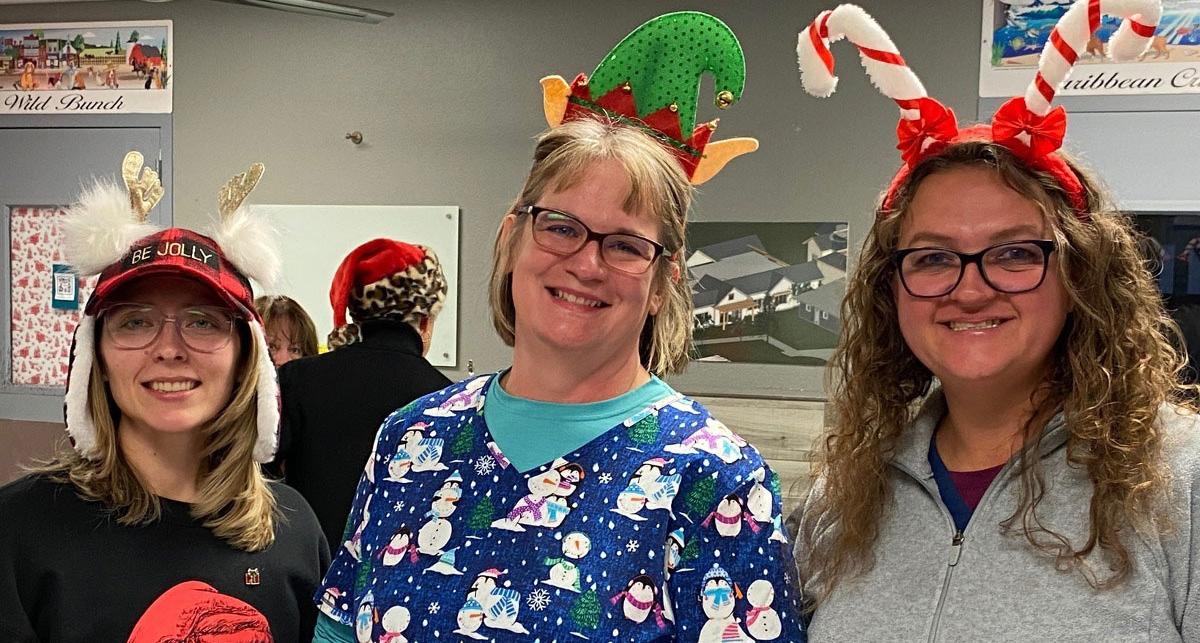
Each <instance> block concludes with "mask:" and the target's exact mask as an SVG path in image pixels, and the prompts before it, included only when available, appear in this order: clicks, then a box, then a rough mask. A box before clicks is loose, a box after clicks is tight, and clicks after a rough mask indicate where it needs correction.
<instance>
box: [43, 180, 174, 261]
mask: <svg viewBox="0 0 1200 643" xmlns="http://www.w3.org/2000/svg"><path fill="white" fill-rule="evenodd" d="M62 229H63V236H64V237H65V238H66V244H65V245H66V253H67V261H68V262H69V263H70V264H71V266H72V267H73V268H74V269H75V270H76V272H78V273H79V274H80V275H84V276H89V275H95V274H99V272H100V271H101V270H104V269H105V268H107V267H108V266H109V265H111V264H113V263H114V262H116V261H118V260H119V259H120V258H121V257H123V256H124V255H125V253H126V252H128V251H129V248H130V246H132V245H133V243H134V242H135V241H137V240H138V239H141V238H142V237H145V236H148V235H151V234H154V233H155V232H158V228H157V227H156V226H154V225H151V224H149V223H145V222H141V221H138V218H137V215H136V214H134V212H133V209H132V208H131V207H130V205H129V193H128V192H127V191H126V190H125V189H123V188H120V187H117V185H116V184H115V183H113V182H111V181H96V182H95V183H93V184H92V185H91V186H90V187H87V188H85V189H84V191H83V194H82V195H81V196H80V197H79V202H78V203H76V204H75V205H72V206H71V208H70V209H69V210H68V211H67V216H66V218H65V219H64V220H63V223H62Z"/></svg>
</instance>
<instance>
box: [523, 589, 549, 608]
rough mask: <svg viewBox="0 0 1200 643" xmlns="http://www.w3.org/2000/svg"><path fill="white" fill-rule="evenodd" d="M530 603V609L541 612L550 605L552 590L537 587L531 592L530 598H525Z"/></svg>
mask: <svg viewBox="0 0 1200 643" xmlns="http://www.w3.org/2000/svg"><path fill="white" fill-rule="evenodd" d="M525 602H526V603H528V604H529V609H531V610H533V611H535V612H540V611H542V610H544V609H546V608H547V607H549V606H550V592H548V591H546V590H544V589H540V588H539V589H535V590H533V591H532V592H529V598H527V599H525Z"/></svg>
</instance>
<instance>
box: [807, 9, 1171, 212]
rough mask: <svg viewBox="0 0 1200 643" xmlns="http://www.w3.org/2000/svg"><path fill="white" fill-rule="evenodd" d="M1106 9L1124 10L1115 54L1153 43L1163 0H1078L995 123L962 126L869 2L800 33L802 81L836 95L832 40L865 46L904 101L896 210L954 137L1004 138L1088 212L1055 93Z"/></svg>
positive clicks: (882, 78)
mask: <svg viewBox="0 0 1200 643" xmlns="http://www.w3.org/2000/svg"><path fill="white" fill-rule="evenodd" d="M1101 13H1107V14H1111V15H1115V16H1119V17H1120V18H1122V21H1121V26H1120V28H1119V29H1118V30H1117V32H1116V34H1114V35H1113V37H1112V39H1111V40H1110V42H1109V54H1110V55H1111V56H1112V57H1113V59H1114V60H1129V59H1132V58H1135V57H1136V56H1137V55H1138V54H1140V53H1142V52H1143V51H1145V49H1146V47H1147V46H1148V45H1149V43H1150V38H1151V37H1152V36H1153V35H1154V30H1155V28H1156V27H1157V25H1158V20H1159V17H1160V16H1161V15H1162V5H1161V2H1160V0H1078V1H1077V2H1075V4H1073V5H1072V6H1071V8H1070V9H1068V10H1067V12H1066V13H1065V14H1063V17H1062V18H1060V19H1059V21H1058V23H1057V24H1056V25H1055V26H1054V30H1053V31H1051V33H1050V38H1049V40H1048V41H1047V43H1046V47H1045V48H1044V49H1043V50H1042V55H1041V58H1040V59H1039V60H1038V73H1037V76H1035V77H1034V79H1033V82H1031V83H1030V84H1029V87H1028V89H1026V91H1025V95H1024V96H1015V97H1013V98H1011V99H1009V100H1008V101H1007V102H1005V103H1004V105H1002V106H1001V107H1000V109H999V110H997V111H996V114H995V115H994V116H993V117H992V122H991V123H990V124H978V125H972V126H967V127H963V128H960V127H959V125H958V121H957V119H956V118H955V116H954V111H953V110H951V109H950V108H948V107H946V106H945V105H943V104H942V103H940V102H938V101H937V100H936V99H934V98H931V97H930V96H929V94H928V93H926V91H925V87H924V86H923V85H922V84H921V81H920V79H918V78H917V75H916V74H915V73H913V71H912V70H911V69H910V68H909V67H908V65H907V64H906V63H905V62H904V58H903V57H901V56H900V52H899V51H898V50H897V49H896V45H895V44H893V43H892V39H891V38H889V37H888V35H887V33H886V32H884V31H883V29H882V28H881V27H880V26H879V24H878V23H876V22H875V20H874V19H872V18H871V16H870V15H868V14H867V12H866V11H863V9H862V8H861V7H858V6H856V5H852V4H843V5H839V6H837V7H836V8H834V9H832V10H827V11H823V12H821V14H820V15H818V16H817V18H816V20H814V21H813V22H812V24H810V25H809V26H807V27H805V29H804V31H802V32H801V33H800V39H799V42H798V44H797V46H796V54H797V56H798V58H799V63H800V75H801V81H802V83H803V84H804V89H805V91H807V92H808V93H810V94H812V95H814V96H819V97H822V98H824V97H828V96H830V95H832V94H833V91H834V89H835V88H836V87H837V77H836V76H834V75H833V68H834V59H833V54H832V52H830V50H829V46H830V45H831V44H833V43H835V42H837V41H839V40H841V39H842V38H847V39H849V40H850V42H851V43H853V44H854V45H855V46H856V47H857V48H858V51H859V56H860V58H861V60H862V65H863V68H864V69H866V71H867V75H868V76H870V78H871V82H872V84H873V85H875V87H876V88H878V89H879V91H880V92H881V93H882V94H883V95H884V96H887V97H888V98H891V99H892V100H894V101H896V105H897V106H899V108H900V122H899V124H898V125H897V126H896V137H897V139H898V144H897V145H896V148H897V149H898V150H900V157H901V158H902V159H903V160H904V166H903V167H901V168H900V171H899V172H898V173H897V174H896V176H895V177H894V178H893V179H892V183H891V185H890V186H889V187H888V191H887V196H886V197H884V201H883V208H882V210H881V211H882V212H884V213H887V212H890V210H891V207H892V203H893V201H894V199H895V196H896V192H897V190H898V189H899V187H900V186H901V185H903V183H904V181H905V179H907V177H908V174H909V172H910V171H911V170H912V168H913V167H915V166H916V165H917V164H918V163H920V162H921V161H922V160H924V159H926V158H928V157H930V156H935V155H937V154H939V153H940V152H941V151H942V150H944V149H945V148H946V146H947V145H950V144H952V143H961V142H966V141H985V142H992V143H996V144H998V145H1002V146H1004V147H1005V148H1007V149H1009V150H1010V151H1012V152H1013V153H1014V154H1015V155H1016V156H1017V157H1018V158H1020V159H1022V160H1023V161H1024V162H1025V163H1027V164H1028V165H1029V166H1030V167H1033V168H1035V169H1038V170H1042V171H1045V172H1048V173H1049V174H1051V175H1052V176H1053V177H1054V178H1055V180H1056V181H1058V184H1059V185H1060V186H1062V188H1063V189H1064V190H1065V191H1066V193H1067V195H1068V198H1069V199H1070V201H1071V205H1072V207H1073V208H1074V209H1075V212H1076V214H1077V215H1078V216H1080V217H1081V218H1087V216H1088V212H1087V196H1086V194H1085V192H1084V188H1083V184H1082V183H1081V182H1080V181H1079V177H1078V176H1077V175H1076V174H1075V172H1074V170H1072V169H1071V167H1070V165H1068V163H1067V162H1066V160H1064V159H1063V157H1062V156H1061V155H1059V154H1055V152H1056V151H1057V150H1058V149H1059V148H1060V147H1062V141H1063V136H1064V134H1065V133H1066V128H1067V114H1066V111H1065V110H1064V109H1063V108H1062V106H1061V105H1060V106H1058V107H1055V108H1053V109H1051V108H1050V103H1051V102H1052V101H1053V100H1054V95H1055V93H1056V92H1057V91H1058V88H1059V87H1061V86H1062V83H1063V81H1065V80H1066V79H1067V76H1068V75H1069V74H1070V73H1071V68H1072V66H1073V65H1074V64H1075V61H1076V60H1077V59H1078V58H1079V51H1080V50H1082V49H1083V48H1084V47H1085V46H1086V44H1087V41H1088V38H1089V37H1091V35H1092V33H1093V32H1094V31H1096V29H1097V28H1099V26H1100V15H1101Z"/></svg>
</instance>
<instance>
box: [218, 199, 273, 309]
mask: <svg viewBox="0 0 1200 643" xmlns="http://www.w3.org/2000/svg"><path fill="white" fill-rule="evenodd" d="M278 236H279V235H278V233H277V232H276V230H275V228H274V226H272V225H271V223H270V221H269V220H268V219H267V218H266V216H264V215H261V214H258V215H255V214H252V213H251V212H250V209H249V208H247V207H246V206H242V207H239V208H238V209H237V210H235V211H234V212H233V214H230V215H229V216H227V217H225V218H224V219H223V220H222V221H221V222H220V223H218V224H217V226H216V229H215V230H214V231H213V239H214V240H215V241H216V242H217V245H219V246H221V249H222V250H224V251H225V257H226V258H227V259H229V261H230V262H232V263H233V265H234V266H237V269H238V270H240V271H242V273H243V274H245V275H246V276H247V277H250V278H251V279H253V280H255V281H257V282H258V283H259V285H261V286H262V287H263V288H264V289H266V290H273V289H274V288H275V287H276V285H277V284H278V281H279V275H280V272H281V271H282V266H283V260H282V259H281V258H280V256H279V244H278Z"/></svg>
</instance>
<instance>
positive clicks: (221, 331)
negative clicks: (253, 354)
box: [100, 304, 238, 353]
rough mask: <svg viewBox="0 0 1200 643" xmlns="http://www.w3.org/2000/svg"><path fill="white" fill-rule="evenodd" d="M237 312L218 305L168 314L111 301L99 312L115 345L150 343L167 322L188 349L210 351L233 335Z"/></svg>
mask: <svg viewBox="0 0 1200 643" xmlns="http://www.w3.org/2000/svg"><path fill="white" fill-rule="evenodd" d="M237 319H238V317H237V315H235V314H234V313H233V311H231V310H229V309H228V308H222V307H220V306H191V307H188V308H185V309H183V310H182V311H180V312H179V313H178V314H175V315H167V314H166V313H164V312H162V311H161V310H159V309H158V308H156V307H154V306H147V305H144V304H113V305H112V306H109V307H107V308H105V309H104V310H103V311H102V312H101V313H100V323H101V324H102V325H103V327H104V332H105V334H106V335H107V336H108V338H109V340H111V341H112V343H113V344H114V345H115V346H116V347H117V348H124V349H129V350H135V349H139V348H145V347H147V346H149V345H150V344H153V343H154V341H155V340H157V339H158V336H159V335H160V334H161V333H162V330H163V327H165V326H166V325H167V324H168V323H173V324H175V328H176V330H177V331H178V332H179V336H180V337H181V338H182V339H183V343H184V345H185V346H187V347H188V348H190V349H192V350H194V351H198V352H201V353H213V352H216V351H219V350H221V349H222V348H225V346H227V345H228V344H229V340H230V339H231V338H232V337H233V327H234V325H235V324H236V322H237Z"/></svg>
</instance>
